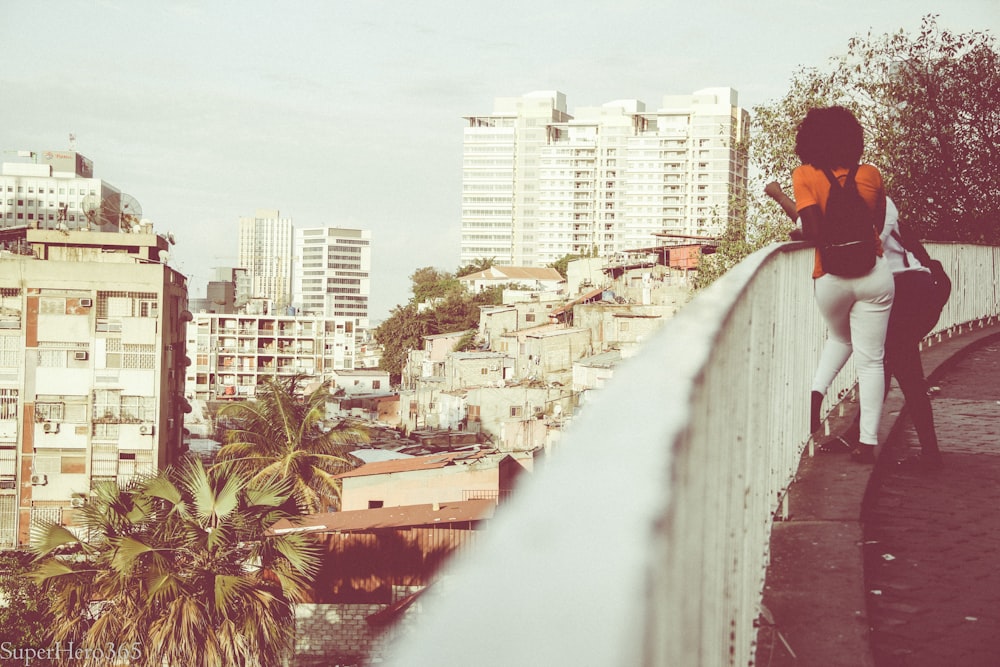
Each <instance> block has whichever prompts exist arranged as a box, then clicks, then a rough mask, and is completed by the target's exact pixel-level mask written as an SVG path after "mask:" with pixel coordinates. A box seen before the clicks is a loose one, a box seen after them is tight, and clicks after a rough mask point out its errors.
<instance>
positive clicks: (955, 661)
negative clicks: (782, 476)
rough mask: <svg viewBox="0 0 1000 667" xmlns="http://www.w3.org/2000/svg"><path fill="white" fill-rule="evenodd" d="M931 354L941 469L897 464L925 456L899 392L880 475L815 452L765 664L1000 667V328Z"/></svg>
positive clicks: (773, 605)
mask: <svg viewBox="0 0 1000 667" xmlns="http://www.w3.org/2000/svg"><path fill="white" fill-rule="evenodd" d="M922 356H923V359H924V367H925V371H926V372H927V373H928V374H929V375H930V377H931V379H932V384H935V385H937V386H940V387H941V390H940V392H938V393H937V394H936V395H935V397H934V400H933V401H932V405H933V409H934V415H935V420H936V426H937V432H938V438H939V440H940V446H941V450H942V454H943V457H944V466H943V468H942V469H941V470H940V471H935V472H931V471H923V470H915V469H909V468H906V467H903V466H900V465H898V464H897V463H896V462H897V461H898V460H900V459H902V458H904V457H905V456H906V455H907V454H909V453H912V452H916V451H918V450H919V444H918V442H917V440H916V436H915V434H914V433H913V429H912V426H911V425H910V423H909V419H908V418H906V417H905V413H903V414H904V416H903V418H902V419H900V418H899V416H900V414H901V409H902V406H903V401H902V396H901V394H900V392H899V390H898V388H894V390H893V391H892V392H891V393H890V395H889V397H888V399H887V401H886V406H885V410H884V412H883V418H882V428H880V432H879V439H880V441H881V442H883V443H884V445H883V446H881V447H880V448H879V449H880V451H879V461H878V463H877V464H876V465H875V467H874V468H872V467H871V466H864V465H859V464H856V463H853V462H851V461H850V460H849V458H848V457H847V456H846V455H843V454H823V455H820V454H817V455H816V456H808V454H807V455H804V456H803V458H802V463H801V464H800V467H799V471H798V476H797V478H796V480H795V482H793V484H792V485H791V487H790V488H789V492H788V498H789V500H788V510H789V517H788V519H787V520H785V521H781V522H777V523H775V524H774V527H773V529H772V533H771V563H770V566H769V567H768V570H767V577H766V582H765V589H764V606H765V614H764V615H763V618H762V619H761V630H760V632H759V633H758V650H757V655H756V663H755V664H756V666H757V667H794V666H802V665H807V666H809V667H930V666H933V667H941V666H944V665H954V666H955V667H1000V324H998V323H997V322H995V321H994V322H992V323H990V325H989V326H985V327H978V326H977V327H974V328H972V329H971V330H969V329H968V328H966V329H965V331H964V332H963V333H962V334H961V335H956V336H954V337H952V336H947V335H946V336H944V337H942V339H941V340H940V341H938V342H936V343H935V344H934V345H932V346H931V347H930V348H928V349H927V350H925V351H924V353H923V355H922ZM854 407H855V406H847V409H846V410H844V412H843V415H842V414H841V411H840V410H838V409H835V410H834V411H833V412H832V413H831V415H830V416H829V418H828V419H829V422H830V429H831V432H832V433H838V432H839V431H840V430H842V429H843V427H844V426H845V425H846V422H847V421H848V420H849V419H850V417H851V416H852V414H853V408H854Z"/></svg>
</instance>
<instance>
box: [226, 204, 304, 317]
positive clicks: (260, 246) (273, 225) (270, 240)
mask: <svg viewBox="0 0 1000 667" xmlns="http://www.w3.org/2000/svg"><path fill="white" fill-rule="evenodd" d="M239 223H240V238H239V250H238V261H239V265H240V266H241V267H243V268H245V269H247V270H248V271H249V273H250V285H251V293H252V296H253V297H254V298H259V299H269V300H270V301H271V302H272V303H273V304H274V307H275V308H276V309H277V310H278V311H279V312H280V311H281V310H283V309H284V308H285V307H287V306H288V305H289V304H290V302H291V297H292V219H291V218H282V217H281V216H280V214H279V212H278V211H277V210H276V209H257V211H256V213H255V215H254V216H253V217H241V218H240V220H239Z"/></svg>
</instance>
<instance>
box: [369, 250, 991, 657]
mask: <svg viewBox="0 0 1000 667" xmlns="http://www.w3.org/2000/svg"><path fill="white" fill-rule="evenodd" d="M928 249H929V251H930V253H931V254H932V255H933V256H935V257H937V258H939V259H941V260H942V262H943V263H944V265H945V267H946V269H948V271H949V272H950V274H951V276H952V279H953V280H954V281H955V284H956V288H955V290H954V292H953V296H952V300H951V302H950V303H949V305H948V307H947V308H946V311H945V313H944V314H943V316H942V320H941V322H940V323H939V330H940V331H941V335H947V331H948V330H949V329H950V328H952V327H954V326H956V325H958V324H959V323H962V322H969V321H973V320H978V319H981V318H985V317H996V316H997V315H998V312H1000V298H998V286H997V275H998V267H1000V249H998V248H987V247H978V246H968V245H947V246H931V247H929V248H928ZM811 268H812V251H811V250H808V249H805V248H803V247H802V246H800V245H798V244H781V245H774V246H770V247H768V248H765V249H763V250H761V251H759V252H757V253H755V254H754V255H752V256H751V257H749V258H747V259H746V260H744V261H743V262H742V263H741V264H740V265H738V266H737V267H735V268H734V269H733V270H731V271H730V272H729V273H728V274H727V275H725V276H724V277H723V278H721V279H720V280H719V281H718V282H717V283H715V284H714V285H713V286H712V287H710V288H709V289H707V290H705V291H704V292H702V293H700V294H699V295H698V296H697V298H695V299H694V300H693V301H692V302H691V303H689V304H688V305H686V306H685V307H684V308H683V309H682V310H681V312H680V313H679V314H678V315H677V316H676V317H675V318H674V319H673V320H672V321H670V322H668V323H666V324H665V325H664V327H663V329H662V330H661V331H660V332H658V334H657V335H656V336H654V337H652V338H651V339H650V340H649V342H648V343H647V344H646V345H645V346H644V348H643V349H642V350H641V352H640V353H639V354H638V355H637V356H635V357H633V358H631V359H629V360H627V361H626V362H624V363H623V364H622V365H621V366H620V367H619V368H618V369H617V370H616V374H615V377H614V378H613V379H612V380H611V381H610V382H609V383H608V385H607V386H606V387H605V388H604V389H602V391H601V392H599V393H598V395H597V396H596V398H595V400H594V401H592V402H590V403H588V405H587V406H586V408H585V409H584V410H583V411H582V413H581V414H580V416H579V417H578V418H577V419H576V420H575V421H574V422H573V424H572V426H571V428H570V429H569V431H568V432H567V433H566V436H565V438H564V439H563V441H562V443H561V444H560V447H559V448H558V449H557V450H556V451H555V452H554V455H553V457H552V458H551V460H550V461H549V463H548V465H546V466H545V467H544V468H542V469H540V470H539V471H538V472H537V473H536V474H535V475H533V476H525V477H524V481H523V482H522V486H521V487H520V488H519V489H517V491H516V493H515V494H514V497H513V498H512V499H511V501H509V502H508V503H507V504H506V505H504V506H502V507H501V509H500V511H498V514H497V516H496V518H495V519H494V521H493V523H492V524H491V527H490V530H489V531H488V533H487V535H485V536H484V540H483V541H482V542H481V543H480V544H479V545H478V546H477V548H476V549H473V550H471V551H470V552H468V553H466V554H464V555H463V556H462V557H461V558H458V559H456V560H454V561H452V564H451V566H450V567H449V568H448V575H449V576H448V580H449V586H448V594H447V595H442V596H440V597H439V598H437V599H434V600H428V601H427V602H426V604H425V606H424V615H423V617H422V618H421V619H420V622H419V624H418V625H417V627H416V628H415V629H414V631H413V632H411V633H408V634H406V636H405V637H404V638H403V639H402V640H401V641H399V642H396V643H394V644H392V646H391V647H390V658H389V660H388V661H387V663H386V664H391V665H400V666H404V665H405V666H406V667H414V666H420V665H428V666H434V667H438V666H439V665H453V664H454V665H458V664H468V665H473V664H474V665H477V666H487V665H496V666H497V667H509V666H510V665H601V666H605V665H622V666H628V667H632V666H634V665H663V666H676V665H685V666H686V667H687V666H696V665H705V666H714V665H748V664H752V662H753V655H754V644H755V641H756V630H755V628H754V622H755V620H756V619H757V617H758V614H759V610H760V600H761V593H762V589H763V582H764V575H765V571H766V567H767V561H768V553H767V551H768V543H769V537H770V531H771V525H772V521H773V517H774V514H775V512H776V511H777V510H778V509H779V507H780V503H781V499H782V497H783V494H784V492H785V490H786V489H787V487H788V484H789V483H790V481H791V480H792V478H793V476H794V475H795V473H796V470H797V468H798V463H799V460H800V458H801V456H802V452H803V449H804V447H805V446H806V435H807V432H808V409H807V405H808V395H809V385H810V380H811V376H812V373H813V370H814V368H815V364H816V362H817V359H818V356H819V351H820V348H821V345H822V342H823V337H824V333H825V328H824V326H823V323H822V320H821V318H820V316H819V314H818V312H817V309H816V307H815V304H814V303H813V298H812V281H811V279H810V273H811ZM853 384H854V369H853V366H852V365H849V366H848V367H847V368H845V370H844V372H842V373H841V376H840V377H839V378H838V379H837V383H836V384H835V386H834V387H832V388H831V391H830V393H831V394H832V395H833V396H836V395H838V394H841V393H843V392H846V391H848V390H849V389H850V387H852V386H853ZM833 402H834V401H827V404H831V403H833Z"/></svg>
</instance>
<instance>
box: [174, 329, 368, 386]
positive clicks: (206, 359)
mask: <svg viewBox="0 0 1000 667" xmlns="http://www.w3.org/2000/svg"><path fill="white" fill-rule="evenodd" d="M357 332H358V329H357V327H356V325H355V324H354V318H351V317H332V318H326V317H307V316H294V315H265V314H256V315H251V314H246V313H238V314H225V313H204V312H203V313H195V314H194V315H193V321H192V322H191V324H190V325H189V326H188V330H187V346H188V349H189V350H190V352H189V355H193V359H194V363H193V364H192V365H191V366H190V367H189V368H188V372H187V375H186V386H185V395H186V396H187V397H188V398H190V399H192V400H239V399H249V398H253V397H254V396H256V395H257V390H258V386H259V385H261V384H262V383H264V382H266V381H267V380H268V379H271V378H289V377H292V376H295V375H304V376H307V377H309V378H312V379H315V380H317V381H319V380H322V379H328V378H329V377H330V374H331V372H332V371H334V370H338V369H339V370H343V369H348V370H349V369H353V368H354V359H355V347H356V344H355V340H356V336H357Z"/></svg>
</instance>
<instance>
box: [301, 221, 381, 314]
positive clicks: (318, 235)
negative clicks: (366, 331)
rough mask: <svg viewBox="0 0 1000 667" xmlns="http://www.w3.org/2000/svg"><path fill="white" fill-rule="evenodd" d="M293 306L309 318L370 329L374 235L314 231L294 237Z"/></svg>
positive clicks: (324, 229) (341, 230) (327, 229)
mask: <svg viewBox="0 0 1000 667" xmlns="http://www.w3.org/2000/svg"><path fill="white" fill-rule="evenodd" d="M294 238H295V242H294V268H293V271H292V304H293V305H294V306H295V308H296V309H297V310H298V311H300V312H302V313H304V314H306V315H314V316H319V317H331V318H332V317H336V318H349V319H350V320H351V321H352V322H353V323H354V324H355V325H356V326H357V327H359V328H367V327H368V300H369V297H370V296H371V277H370V276H371V266H372V256H371V232H370V231H368V230H361V229H344V228H340V227H310V228H304V229H296V230H295V233H294Z"/></svg>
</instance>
